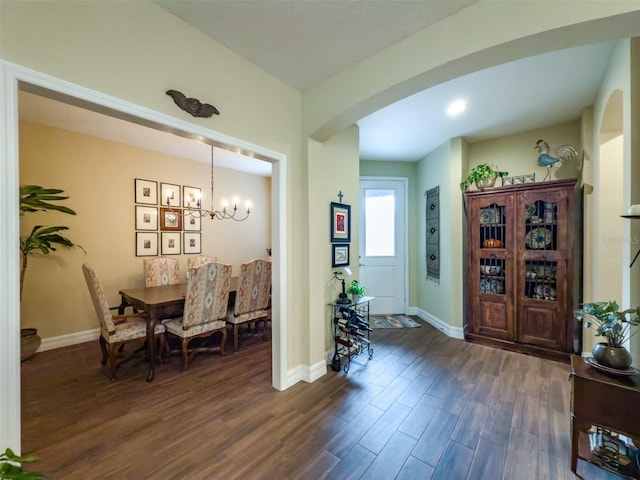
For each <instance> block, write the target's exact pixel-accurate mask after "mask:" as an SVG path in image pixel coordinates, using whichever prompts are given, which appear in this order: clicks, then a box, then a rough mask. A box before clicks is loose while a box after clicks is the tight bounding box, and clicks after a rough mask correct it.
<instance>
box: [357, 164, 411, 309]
mask: <svg viewBox="0 0 640 480" xmlns="http://www.w3.org/2000/svg"><path fill="white" fill-rule="evenodd" d="M417 170H418V164H417V162H396V161H387V162H383V161H365V160H361V161H360V176H361V177H404V178H407V179H408V189H409V192H408V198H409V205H407V208H408V211H407V212H408V213H407V217H408V219H409V225H408V226H407V235H408V239H407V244H408V246H409V251H408V252H407V253H408V255H407V257H408V262H409V307H410V308H411V307H413V306H415V305H417V301H418V266H419V264H420V250H419V249H418V225H419V223H420V222H419V217H420V212H421V211H422V210H421V208H422V202H420V198H423V197H422V193H421V192H420V189H419V188H418V180H417Z"/></svg>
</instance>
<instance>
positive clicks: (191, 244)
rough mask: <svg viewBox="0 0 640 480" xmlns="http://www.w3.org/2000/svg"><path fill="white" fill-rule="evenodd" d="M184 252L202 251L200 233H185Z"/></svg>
mask: <svg viewBox="0 0 640 480" xmlns="http://www.w3.org/2000/svg"><path fill="white" fill-rule="evenodd" d="M184 253H185V255H186V254H189V253H202V247H201V244H200V233H199V232H198V233H193V232H185V233H184Z"/></svg>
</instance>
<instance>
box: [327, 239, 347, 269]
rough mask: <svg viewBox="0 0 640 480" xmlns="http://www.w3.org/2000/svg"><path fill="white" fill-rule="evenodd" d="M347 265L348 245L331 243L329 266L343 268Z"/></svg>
mask: <svg viewBox="0 0 640 480" xmlns="http://www.w3.org/2000/svg"><path fill="white" fill-rule="evenodd" d="M347 265H349V244H348V243H333V244H331V266H332V267H345V266H347Z"/></svg>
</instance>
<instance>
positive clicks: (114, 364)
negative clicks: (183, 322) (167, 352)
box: [82, 263, 164, 379]
mask: <svg viewBox="0 0 640 480" xmlns="http://www.w3.org/2000/svg"><path fill="white" fill-rule="evenodd" d="M82 272H83V273H84V278H85V280H86V282H87V287H88V289H89V295H90V296H91V301H92V303H93V308H94V309H95V311H96V316H97V317H98V323H99V324H100V348H101V350H102V361H101V363H102V364H103V365H104V364H106V362H107V358H108V359H109V362H110V365H111V372H110V378H111V379H115V378H116V370H117V369H118V367H119V366H120V365H121V364H122V363H124V362H126V361H127V360H129V358H130V357H131V356H129V357H128V358H126V359H124V360H123V361H121V362H118V361H117V354H118V348H119V347H120V346H123V345H125V344H126V343H129V342H133V341H143V340H145V339H146V338H147V317H146V315H145V314H144V313H134V314H120V315H114V314H112V313H111V312H112V311H113V310H117V309H118V308H121V306H118V307H110V306H109V303H108V302H107V298H106V296H105V294H104V290H103V289H102V286H101V285H100V282H99V281H98V277H97V276H96V272H95V271H94V270H93V268H92V267H91V265H89V264H88V263H85V264H84V265H82ZM154 334H155V337H156V339H158V338H159V340H160V342H161V344H163V343H164V326H163V325H161V324H158V325H156V328H155V331H154ZM161 348H162V346H161Z"/></svg>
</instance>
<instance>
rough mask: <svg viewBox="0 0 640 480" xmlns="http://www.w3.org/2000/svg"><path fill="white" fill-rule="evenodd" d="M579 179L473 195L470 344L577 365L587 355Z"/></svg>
mask: <svg viewBox="0 0 640 480" xmlns="http://www.w3.org/2000/svg"><path fill="white" fill-rule="evenodd" d="M574 186H575V179H572V180H558V181H548V182H539V183H532V184H521V185H513V186H505V187H496V188H492V189H487V190H484V191H471V192H466V204H467V254H468V267H467V268H468V270H467V284H468V294H467V298H468V304H467V305H468V306H467V309H468V310H467V322H466V329H465V336H466V339H467V340H468V341H471V342H476V343H482V344H485V345H490V346H494V347H498V348H505V349H508V350H515V351H519V352H522V353H530V354H535V355H539V356H544V357H547V358H554V359H557V360H564V361H567V362H568V361H569V358H570V355H571V354H572V353H574V352H577V351H579V350H580V349H581V338H582V335H581V331H580V327H579V325H578V324H577V322H576V321H575V320H574V318H573V309H574V308H576V306H577V304H578V301H579V289H578V287H579V283H580V280H581V277H580V271H581V248H580V244H581V236H580V234H579V232H578V231H577V226H578V223H579V222H578V220H579V217H578V213H577V206H578V201H577V198H578V197H577V195H576V194H575V191H574Z"/></svg>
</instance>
